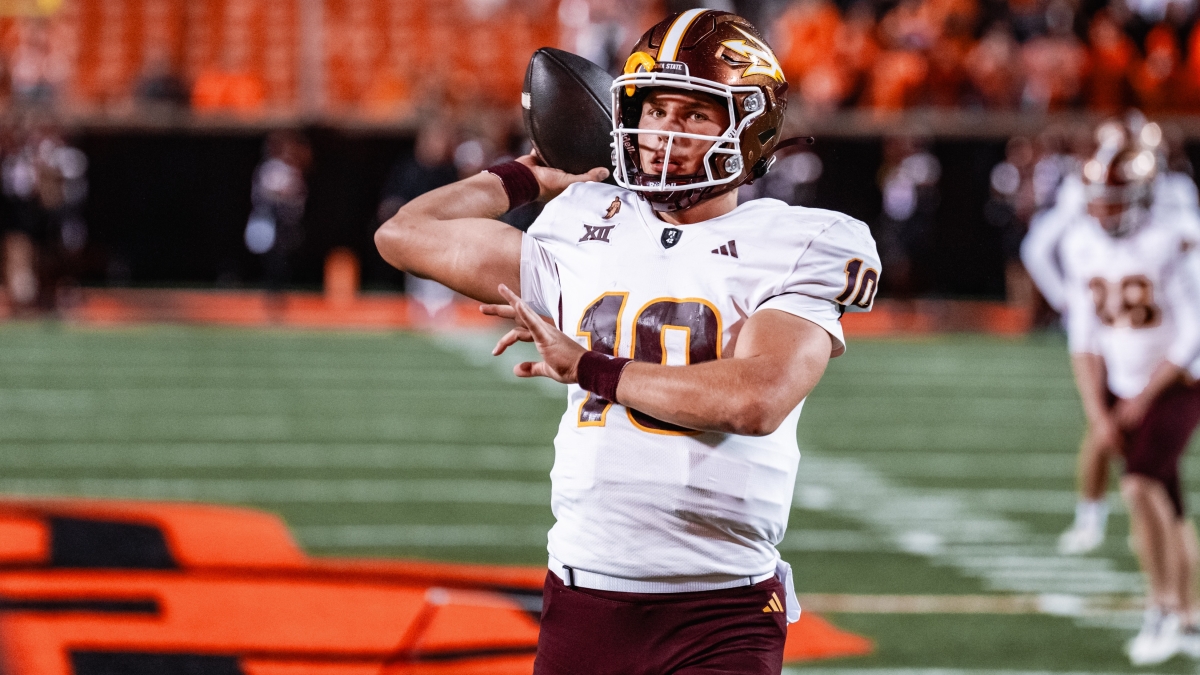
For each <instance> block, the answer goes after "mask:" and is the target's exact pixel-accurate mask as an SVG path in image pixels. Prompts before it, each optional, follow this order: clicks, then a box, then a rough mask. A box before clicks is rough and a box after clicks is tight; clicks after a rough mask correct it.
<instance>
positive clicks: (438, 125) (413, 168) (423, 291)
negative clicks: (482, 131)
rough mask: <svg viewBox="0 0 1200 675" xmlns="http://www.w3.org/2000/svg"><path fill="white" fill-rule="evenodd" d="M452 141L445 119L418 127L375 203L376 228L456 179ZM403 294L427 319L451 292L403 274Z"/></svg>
mask: <svg viewBox="0 0 1200 675" xmlns="http://www.w3.org/2000/svg"><path fill="white" fill-rule="evenodd" d="M456 139H457V132H456V130H455V128H454V126H453V125H452V124H451V123H450V122H449V121H447V120H445V119H441V118H436V119H433V120H431V121H429V122H426V123H425V124H423V125H421V128H420V129H419V130H418V131H417V140H416V144H415V145H414V146H413V153H412V155H411V156H408V155H406V156H404V157H401V158H400V159H398V160H397V161H396V163H395V164H394V165H393V166H392V170H391V172H389V173H388V177H387V181H386V182H385V183H384V186H383V195H382V198H381V199H380V200H379V210H378V213H377V219H378V222H377V224H378V225H383V224H384V223H385V222H387V220H388V219H389V218H391V217H392V216H394V215H395V214H396V212H397V211H399V210H400V207H402V206H404V205H405V204H407V203H409V202H410V201H412V200H414V199H416V198H417V197H420V196H421V195H423V194H425V193H426V192H430V191H432V190H436V189H438V188H440V187H443V186H446V185H449V184H451V183H453V182H455V181H457V180H458V179H459V168H458V166H456V165H455V162H454V158H455V157H454V155H455V153H454V151H455V148H456V147H457V144H456ZM471 159H472V161H475V160H474V158H471ZM478 162H480V163H481V162H482V160H478ZM482 168H483V167H482V166H480V167H479V169H482ZM404 290H405V292H406V293H407V294H408V295H409V297H411V298H412V299H413V300H415V301H416V302H417V303H418V304H420V305H421V307H422V308H423V309H424V310H425V312H426V314H428V315H429V316H431V317H432V316H435V315H436V314H437V313H438V312H440V311H441V310H442V309H444V308H445V307H447V306H449V304H450V303H451V302H452V301H453V300H454V291H451V290H450V289H448V288H446V287H445V286H443V285H442V284H439V283H438V282H436V281H433V280H431V279H422V278H421V277H418V276H414V275H412V274H409V273H407V272H406V273H405V274H404Z"/></svg>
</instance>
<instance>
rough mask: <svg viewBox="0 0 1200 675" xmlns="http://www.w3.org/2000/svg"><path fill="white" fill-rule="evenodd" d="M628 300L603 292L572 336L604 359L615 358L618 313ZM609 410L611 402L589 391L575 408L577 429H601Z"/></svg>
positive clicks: (617, 294) (618, 327)
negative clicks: (579, 427) (577, 418)
mask: <svg viewBox="0 0 1200 675" xmlns="http://www.w3.org/2000/svg"><path fill="white" fill-rule="evenodd" d="M628 299H629V294H628V293H605V294H604V295H601V296H600V297H599V298H596V301H595V302H593V303H592V304H591V305H589V306H588V308H587V309H585V310H584V311H583V316H581V317H580V318H579V330H577V331H576V332H575V334H576V335H578V336H580V337H583V338H586V339H587V344H586V345H585V346H586V347H587V348H588V349H591V350H592V351H597V352H600V353H601V354H607V355H608V356H616V355H617V347H619V346H620V345H621V314H622V313H624V311H625V301H626V300H628ZM611 407H612V401H606V400H604V399H602V398H600V397H599V396H596V395H595V394H593V393H592V392H590V391H589V392H588V395H587V398H586V399H584V401H583V405H581V406H579V426H581V427H602V426H604V416H605V415H607V414H608V409H609V408H611Z"/></svg>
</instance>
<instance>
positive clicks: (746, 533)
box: [521, 183, 880, 590]
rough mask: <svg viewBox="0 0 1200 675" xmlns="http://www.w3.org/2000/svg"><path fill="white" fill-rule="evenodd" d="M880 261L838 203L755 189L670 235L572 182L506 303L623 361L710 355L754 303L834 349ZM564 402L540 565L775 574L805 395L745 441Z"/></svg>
mask: <svg viewBox="0 0 1200 675" xmlns="http://www.w3.org/2000/svg"><path fill="white" fill-rule="evenodd" d="M879 269H880V264H879V260H878V257H877V255H876V251H875V244H874V241H873V240H872V238H871V235H870V232H869V231H868V229H867V227H866V226H865V225H863V224H862V223H861V222H859V221H857V220H854V219H852V218H850V217H848V216H845V215H842V214H840V213H835V212H832V211H823V210H818V209H808V208H802V207H794V206H788V205H787V204H785V203H783V202H780V201H777V200H774V199H756V200H753V201H750V202H746V203H744V204H742V205H740V206H738V207H737V208H736V209H734V210H733V211H732V212H730V213H728V214H725V215H723V216H720V217H718V218H714V219H712V220H708V221H705V222H703V223H699V224H695V225H688V226H686V227H684V228H674V227H671V226H670V225H669V224H667V223H664V222H663V221H661V220H659V219H658V218H657V217H656V216H655V215H654V213H653V211H652V209H651V206H650V204H649V203H648V202H647V201H646V200H644V199H642V198H640V197H638V195H637V194H636V193H633V192H630V191H629V190H624V189H621V188H616V187H609V186H606V185H602V184H596V183H578V184H575V185H572V186H571V187H570V188H568V189H567V190H566V191H565V192H564V193H563V194H562V195H561V196H559V197H558V198H556V199H554V200H553V201H551V202H549V203H548V204H547V205H546V209H545V210H544V211H543V212H542V215H541V216H540V217H539V218H538V219H537V221H536V222H535V223H534V224H533V226H532V227H531V228H530V229H529V232H528V233H527V236H526V238H525V240H524V246H523V252H522V260H521V296H522V298H524V299H525V301H526V302H528V303H530V304H531V305H532V306H533V307H534V309H535V310H536V311H538V313H540V314H542V315H544V316H546V317H550V318H552V319H554V320H555V321H556V322H561V329H562V330H563V331H565V332H566V333H567V334H568V335H575V336H577V339H578V340H579V342H580V343H581V344H582V345H584V346H585V347H588V348H590V349H592V350H598V351H603V352H604V353H607V354H610V355H615V356H622V357H626V358H633V359H635V360H649V361H652V362H655V363H665V364H669V365H685V364H688V363H696V362H700V361H706V360H711V359H713V358H720V357H721V355H722V354H723V353H728V352H729V351H730V347H731V345H732V344H733V343H734V342H735V341H736V340H737V337H738V331H739V330H740V328H741V326H742V324H743V323H744V322H745V320H746V319H747V318H748V317H749V316H751V315H753V314H754V313H755V312H759V311H762V310H766V309H775V310H781V311H784V312H788V313H790V314H794V315H797V316H800V317H803V318H805V319H808V320H809V321H812V322H813V323H815V324H817V325H819V326H821V327H822V328H824V329H825V330H826V331H827V332H829V334H830V335H831V336H832V337H833V338H834V342H835V348H834V354H833V355H834V356H837V355H839V354H841V353H842V352H843V351H844V350H845V344H844V342H843V339H842V331H841V325H840V323H839V319H840V318H841V314H842V312H844V311H862V310H866V309H867V308H869V307H870V304H871V301H872V298H873V296H874V293H875V287H876V283H877V280H878V270H879ZM689 345H690V347H689ZM568 398H569V402H568V405H567V410H566V412H565V414H564V415H563V418H562V422H561V424H560V425H559V431H558V436H557V437H556V438H555V450H556V452H555V463H554V470H553V471H552V473H551V478H552V479H553V497H552V506H553V510H554V515H555V518H556V521H557V522H556V524H555V525H554V528H553V529H552V530H551V531H550V541H549V550H550V555H551V557H552V559H553V560H556V561H558V562H560V563H561V564H565V565H568V566H570V567H571V568H573V569H577V570H586V571H590V572H596V573H600V574H604V575H608V576H611V577H620V578H630V579H646V578H652V577H656V576H664V577H693V578H705V577H709V578H712V579H721V578H728V577H731V576H737V575H745V574H746V573H747V571H749V572H750V573H751V574H755V575H758V574H763V573H767V572H770V571H772V570H774V569H775V566H776V564H777V562H778V561H779V555H778V553H777V552H776V551H775V545H776V544H778V543H779V541H780V540H781V539H782V538H783V534H784V530H785V529H786V527H787V520H788V513H789V512H790V510H791V502H792V489H793V486H794V485H795V480H796V468H797V462H798V461H799V458H800V455H799V450H798V448H797V445H796V422H797V420H798V419H799V416H800V408H801V407H802V405H803V403H801V405H798V406H796V408H795V409H794V410H793V411H792V413H791V414H790V415H789V416H788V417H787V420H786V421H785V422H784V423H783V424H782V425H780V426H779V428H778V429H776V430H775V431H774V432H773V433H771V434H769V435H766V436H758V437H755V436H742V435H735V434H723V433H716V432H705V433H696V432H688V431H684V430H680V429H679V428H678V427H671V426H670V425H664V424H662V423H659V422H657V421H656V420H653V419H652V418H648V417H646V416H644V415H642V414H640V413H637V412H635V411H632V410H629V409H627V408H625V407H623V406H621V405H615V404H611V403H608V402H606V401H602V400H601V401H597V400H596V396H595V395H593V394H590V393H589V392H587V391H584V390H583V389H581V388H580V387H579V386H578V385H571V386H570V388H569V395H568ZM697 535H699V536H697ZM552 564H553V563H552ZM613 590H619V589H613Z"/></svg>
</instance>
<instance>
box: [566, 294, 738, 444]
mask: <svg viewBox="0 0 1200 675" xmlns="http://www.w3.org/2000/svg"><path fill="white" fill-rule="evenodd" d="M627 300H629V294H628V293H605V294H604V295H601V296H600V297H599V298H596V300H595V301H593V302H592V304H591V305H588V308H587V309H586V310H584V312H583V316H582V317H581V318H580V319H579V330H578V331H577V332H576V335H578V336H580V337H582V338H585V339H586V340H587V348H588V349H591V350H592V351H597V352H600V353H601V354H607V355H609V356H619V354H618V353H617V349H618V348H619V347H620V346H621V319H622V315H623V314H624V313H625V302H626V301H627ZM629 357H630V358H632V359H633V360H635V361H645V362H647V363H657V364H662V365H680V366H682V365H687V364H689V363H702V362H704V361H712V360H714V359H719V358H721V314H720V312H718V311H717V308H716V307H714V306H713V305H712V303H710V302H709V301H707V300H702V299H700V298H682V299H680V298H656V299H654V300H651V301H650V302H647V303H646V304H645V305H643V306H642V308H641V309H639V310H638V311H637V314H635V315H634V317H633V344H632V345H631V346H630V348H629ZM611 407H612V401H607V400H605V399H602V398H600V397H598V396H596V395H595V394H592V393H590V392H589V393H588V396H587V398H586V399H584V401H583V403H582V404H581V405H580V406H579V426H581V427H602V426H604V423H605V417H606V416H607V415H608V409H609V408H611ZM629 420H630V421H631V422H633V425H634V426H636V427H637V428H639V429H641V430H642V431H648V432H651V433H659V434H663V433H665V434H688V433H695V432H694V431H692V430H691V429H686V428H684V427H680V426H677V425H674V424H670V423H667V422H663V421H662V420H658V419H655V418H653V417H651V416H649V415H646V414H644V413H641V412H638V411H636V410H633V409H632V408H630V409H629Z"/></svg>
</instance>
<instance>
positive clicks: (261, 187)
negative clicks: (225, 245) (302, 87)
mask: <svg viewBox="0 0 1200 675" xmlns="http://www.w3.org/2000/svg"><path fill="white" fill-rule="evenodd" d="M311 164H312V149H311V148H310V147H309V145H308V140H307V139H305V138H304V136H302V135H301V134H299V133H297V132H294V131H274V132H271V134H270V135H268V136H267V140H266V143H265V144H264V148H263V161H262V163H261V164H259V165H258V168H256V169H255V170H254V178H253V179H252V180H253V183H252V185H251V189H250V201H251V205H252V208H251V211H250V219H249V220H248V221H247V223H246V230H245V232H244V239H245V243H246V248H247V249H248V250H249V251H250V252H251V253H253V254H254V255H256V256H258V257H259V259H260V260H261V261H262V271H263V280H264V282H265V283H266V287H267V290H269V291H272V292H273V293H274V292H278V291H281V290H283V289H284V287H285V286H286V285H287V284H288V282H290V281H291V275H292V257H293V256H294V255H295V253H296V251H297V250H299V248H300V246H301V245H302V244H303V243H304V223H303V221H304V207H305V203H306V202H307V200H308V183H307V182H306V180H305V174H306V172H307V171H308V169H309V167H310V165H311Z"/></svg>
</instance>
